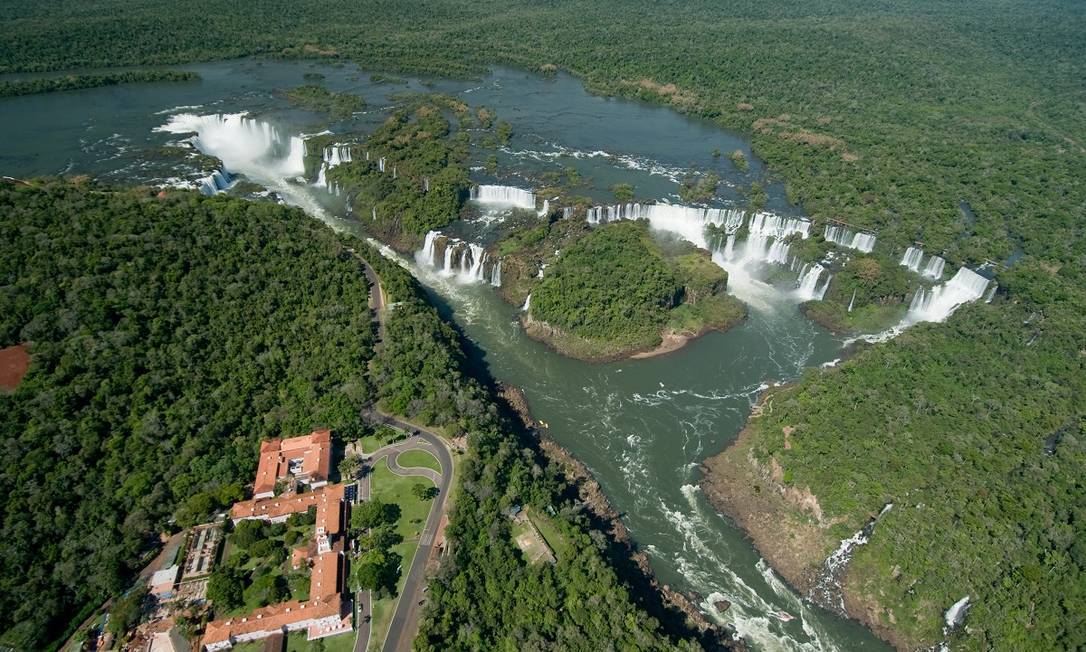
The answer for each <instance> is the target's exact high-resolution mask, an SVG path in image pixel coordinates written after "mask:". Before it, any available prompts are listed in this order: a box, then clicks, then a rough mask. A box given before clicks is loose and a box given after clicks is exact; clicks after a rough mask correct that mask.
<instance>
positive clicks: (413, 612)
mask: <svg viewBox="0 0 1086 652" xmlns="http://www.w3.org/2000/svg"><path fill="white" fill-rule="evenodd" d="M378 418H380V419H381V420H382V421H383V422H384V423H387V424H389V425H393V426H396V427H397V428H401V429H403V430H406V431H408V432H417V433H418V435H417V437H418V439H421V440H423V441H425V442H427V443H429V444H430V446H432V447H433V450H431V451H430V452H432V453H434V455H435V456H436V457H437V461H438V462H439V463H440V464H441V476H440V481H439V482H437V489H438V494H437V498H435V499H434V504H433V505H431V507H430V515H429V516H428V517H427V518H426V526H425V527H424V528H423V530H422V535H421V536H420V537H419V547H418V550H416V551H415V558H414V559H412V560H411V568H410V569H409V570H408V571H407V580H406V581H405V582H404V587H403V591H402V592H401V593H400V599H399V600H398V601H397V602H396V612H395V613H394V614H393V615H392V622H391V623H390V624H389V627H388V635H387V636H386V637H385V645H384V647H383V648H382V650H383V652H399V651H400V650H410V649H411V641H412V640H414V638H415V633H416V632H417V631H418V626H419V623H418V611H419V600H421V599H422V589H423V587H425V586H426V577H425V576H426V562H427V561H429V559H430V553H431V551H432V550H433V547H434V538H435V536H436V535H437V531H438V526H439V524H440V523H441V517H442V516H444V515H445V512H446V511H447V509H448V498H449V487H451V486H452V481H453V464H452V455H451V454H450V453H449V449H448V448H447V447H446V446H445V442H444V440H442V439H441V437H440V436H438V435H437V434H435V433H432V432H430V431H428V430H426V429H424V428H419V427H418V426H413V425H411V424H409V423H406V422H404V421H400V420H399V419H396V418H395V417H390V416H388V415H380V416H379V417H378ZM412 439H414V438H412ZM408 441H409V442H410V441H411V439H408ZM400 443H403V442H400ZM415 447H418V446H415ZM427 448H429V447H427ZM396 455H397V456H398V455H399V452H397V453H396ZM393 459H394V458H392V459H390V462H391V461H392V460H393ZM389 468H390V469H392V464H390V465H389ZM399 468H401V469H402V468H403V467H399ZM405 470H406V469H405ZM427 473H429V474H433V470H431V469H411V470H410V474H411V475H426V474H427ZM427 477H430V476H427Z"/></svg>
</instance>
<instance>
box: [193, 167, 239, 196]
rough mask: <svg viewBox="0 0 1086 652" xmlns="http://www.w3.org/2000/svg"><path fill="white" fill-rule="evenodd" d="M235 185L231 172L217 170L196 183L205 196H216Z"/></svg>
mask: <svg viewBox="0 0 1086 652" xmlns="http://www.w3.org/2000/svg"><path fill="white" fill-rule="evenodd" d="M232 183H234V178H233V177H232V176H231V175H230V173H229V172H224V171H222V170H215V171H214V172H212V173H211V174H209V175H207V176H206V177H203V178H201V179H199V180H198V181H197V182H196V185H197V187H199V189H200V192H202V193H204V194H205V195H214V194H217V193H219V192H222V191H223V190H226V189H227V188H229V187H230V184H232Z"/></svg>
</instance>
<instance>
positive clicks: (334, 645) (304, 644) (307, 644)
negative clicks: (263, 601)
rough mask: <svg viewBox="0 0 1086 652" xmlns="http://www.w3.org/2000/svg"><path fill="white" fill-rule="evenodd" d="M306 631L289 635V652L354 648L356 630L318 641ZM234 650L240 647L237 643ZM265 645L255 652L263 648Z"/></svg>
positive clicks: (344, 651)
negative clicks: (307, 635)
mask: <svg viewBox="0 0 1086 652" xmlns="http://www.w3.org/2000/svg"><path fill="white" fill-rule="evenodd" d="M305 637H306V633H305V632H294V633H292V634H291V635H290V636H287V652H350V651H351V650H353V649H354V632H348V633H346V634H337V635H336V636H329V637H328V638H322V639H318V640H316V641H307V640H306V639H305ZM233 649H234V650H238V649H240V648H239V646H237V645H235V646H234V647H233ZM262 649H263V645H261V646H260V647H259V648H255V649H254V651H253V652H257V650H262Z"/></svg>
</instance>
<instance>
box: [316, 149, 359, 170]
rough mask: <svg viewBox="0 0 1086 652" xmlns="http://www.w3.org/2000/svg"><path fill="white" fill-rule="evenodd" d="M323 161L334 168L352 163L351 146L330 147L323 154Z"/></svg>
mask: <svg viewBox="0 0 1086 652" xmlns="http://www.w3.org/2000/svg"><path fill="white" fill-rule="evenodd" d="M321 160H322V161H324V162H325V163H327V164H328V167H330V168H334V167H336V166H337V165H339V164H341V163H350V162H351V160H352V159H351V146H350V145H328V146H327V147H325V148H324V151H323V152H322V153H321Z"/></svg>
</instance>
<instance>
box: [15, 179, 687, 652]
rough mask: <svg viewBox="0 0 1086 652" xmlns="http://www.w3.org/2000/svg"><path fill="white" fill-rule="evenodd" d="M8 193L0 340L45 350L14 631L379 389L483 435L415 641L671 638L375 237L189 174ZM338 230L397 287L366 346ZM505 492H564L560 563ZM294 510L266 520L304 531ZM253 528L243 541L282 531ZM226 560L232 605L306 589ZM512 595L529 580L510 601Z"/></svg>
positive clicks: (353, 429) (430, 417) (29, 642)
mask: <svg viewBox="0 0 1086 652" xmlns="http://www.w3.org/2000/svg"><path fill="white" fill-rule="evenodd" d="M0 207H2V208H3V212H4V214H5V215H6V216H7V218H6V219H5V221H4V223H3V224H2V225H0V229H2V230H3V236H4V243H5V245H4V247H5V249H4V256H3V263H0V278H2V279H3V284H2V288H3V291H2V294H0V297H2V299H0V300H2V302H3V303H2V304H0V305H2V306H3V308H4V310H3V311H2V313H3V315H4V317H3V321H2V322H0V327H2V329H0V345H3V346H7V345H10V344H15V343H19V342H26V341H29V342H31V353H32V354H33V364H32V366H31V371H30V373H29V374H28V375H27V377H26V378H25V380H24V382H23V383H22V384H21V385H20V386H19V388H18V389H17V390H16V391H15V392H14V393H13V394H11V395H7V396H3V397H0V424H2V425H0V427H2V428H3V429H4V433H3V441H4V446H5V453H6V459H7V460H8V462H7V463H6V464H5V465H4V467H3V470H2V474H0V480H2V481H3V483H4V485H5V486H7V487H8V492H7V493H6V494H5V502H4V506H3V509H4V518H3V532H2V534H3V538H4V541H5V544H4V554H3V555H2V556H0V559H2V561H0V564H2V565H0V584H2V588H3V591H2V593H0V600H3V603H2V606H3V612H4V616H3V621H2V622H0V628H2V641H3V644H4V645H9V646H12V647H16V648H20V649H40V648H45V647H48V646H49V645H50V644H54V645H55V644H56V643H57V642H58V641H57V640H56V639H58V638H61V637H62V635H63V634H64V633H65V632H66V631H67V628H68V627H69V625H70V623H77V622H79V620H81V617H80V616H79V614H80V613H81V612H83V610H84V609H86V608H88V607H93V606H96V605H97V604H98V603H99V602H100V601H101V600H103V599H105V598H106V597H108V596H110V595H118V594H120V593H121V592H122V591H123V590H124V589H125V588H127V586H128V582H129V581H130V580H131V578H132V573H133V571H134V570H135V569H137V568H138V567H139V566H141V565H142V563H143V562H142V560H143V558H144V556H145V553H147V552H149V551H153V549H154V544H155V543H156V542H157V534H156V533H157V532H159V531H161V530H162V529H164V528H166V527H167V519H169V517H170V516H171V514H175V515H176V517H177V519H178V522H180V523H182V524H187V523H191V522H195V521H198V520H200V519H202V518H206V517H207V515H208V513H209V512H210V511H211V510H213V509H217V508H220V507H222V506H224V505H226V504H228V503H229V502H231V501H233V500H236V499H238V498H239V497H240V496H241V487H240V483H241V482H244V481H245V480H246V479H247V478H249V477H251V475H252V472H253V469H252V465H253V462H254V460H255V457H256V456H255V452H256V449H257V446H258V443H259V441H260V440H261V439H263V438H266V437H272V436H280V435H290V434H297V433H298V432H304V431H307V430H309V429H310V428H312V427H314V426H325V427H332V428H334V429H335V430H336V431H337V432H338V433H339V434H341V435H342V436H345V437H348V438H350V437H352V436H354V435H356V434H360V430H359V429H360V428H362V427H363V426H362V420H361V417H360V412H361V410H362V409H363V408H364V407H365V406H367V405H369V404H370V402H371V401H373V400H379V401H381V403H382V404H383V405H384V406H385V407H387V408H388V409H390V410H393V411H395V412H397V413H399V414H403V415H405V416H409V417H412V418H415V419H419V420H421V421H425V422H427V423H431V424H433V425H435V426H439V427H441V428H443V429H444V430H445V431H446V432H448V433H449V434H452V435H458V434H465V435H467V436H468V438H469V442H470V444H471V453H470V456H469V457H468V458H467V459H466V460H465V461H464V463H463V464H462V465H461V466H460V468H459V470H458V474H459V476H460V478H461V483H462V484H461V489H460V490H459V492H458V495H457V499H456V501H457V502H456V507H455V512H454V514H453V518H452V522H451V524H450V526H449V531H448V533H449V535H450V536H451V537H454V538H455V539H456V540H457V541H458V545H457V546H456V547H455V551H456V552H455V553H454V555H455V558H454V560H453V561H452V562H450V563H447V564H445V565H443V570H442V575H441V579H440V580H439V582H438V583H437V585H436V586H435V587H434V588H433V589H431V591H430V595H431V600H432V606H431V607H430V609H429V610H428V611H427V614H428V615H427V620H426V622H425V624H424V627H423V629H422V634H421V635H420V636H421V638H420V644H421V645H423V646H424V648H425V649H467V648H475V649H478V648H480V647H483V648H491V649H493V648H500V647H517V648H520V647H522V645H521V644H522V643H523V644H525V645H528V646H532V645H545V643H544V642H550V644H553V645H555V646H557V647H564V648H567V649H568V648H580V649H603V648H605V647H606V646H607V645H609V644H611V643H613V644H615V645H617V646H619V647H621V648H623V649H664V648H669V647H672V646H673V641H672V640H671V639H669V638H668V637H667V636H665V635H664V634H663V633H662V630H661V628H660V626H659V625H658V623H657V622H656V621H655V620H653V619H652V618H650V617H648V616H647V615H646V614H645V613H644V612H643V611H642V610H641V609H640V608H639V607H638V606H637V604H636V603H635V601H634V599H633V597H632V596H631V594H630V592H629V590H628V589H627V588H626V587H625V585H624V583H623V582H622V581H620V580H619V578H618V576H617V575H616V573H615V571H614V570H613V569H612V568H611V566H610V565H609V563H608V561H607V558H606V557H605V555H604V553H603V550H605V549H606V547H607V544H606V542H604V541H603V540H602V539H598V538H594V537H592V536H590V535H589V532H588V529H587V528H588V523H587V521H585V520H584V517H583V516H579V515H578V512H577V510H574V509H572V508H571V507H570V504H569V503H568V499H567V498H566V496H567V495H568V491H569V489H568V486H567V485H565V484H564V482H563V481H562V480H561V479H560V477H559V475H558V474H557V473H556V472H555V471H554V470H553V469H551V468H549V467H546V465H545V462H544V461H543V460H542V458H537V453H536V452H534V451H533V450H532V449H531V448H528V447H526V445H524V444H521V443H519V441H518V439H517V438H516V437H515V436H514V435H512V434H511V432H512V430H510V429H507V428H505V427H504V426H503V424H502V423H501V422H500V420H499V418H498V416H497V410H496V407H495V405H494V403H493V402H492V400H491V399H490V397H489V394H488V391H487V390H486V389H484V385H482V384H481V383H480V382H479V381H477V380H475V379H474V378H472V377H471V376H470V375H469V374H468V373H467V372H466V371H465V366H466V363H465V356H464V353H463V349H462V347H461V344H460V339H459V335H458V334H457V333H456V332H455V331H454V330H453V329H452V328H451V327H450V326H449V325H448V324H447V323H445V322H444V321H442V320H441V318H440V317H439V316H438V313H437V312H436V310H434V309H433V308H432V307H430V306H429V305H428V304H427V303H426V301H425V298H424V296H423V294H422V292H421V289H420V288H419V287H418V286H417V285H416V284H415V281H414V280H413V279H412V278H411V277H410V275H409V274H408V272H406V271H405V270H403V269H402V268H400V267H399V266H398V265H396V264H395V263H392V262H390V261H387V260H386V259H384V258H382V257H381V256H380V254H378V253H377V252H376V251H374V250H372V249H370V248H369V247H368V245H366V244H365V243H362V242H360V241H358V240H356V239H353V238H351V239H350V241H349V242H347V243H344V242H342V241H341V240H340V239H338V238H337V237H336V236H335V235H334V234H333V233H332V232H331V231H330V230H329V229H327V228H325V227H323V226H322V225H320V224H319V223H318V222H316V221H315V220H312V219H311V218H309V217H307V216H306V215H304V214H303V213H302V212H301V211H298V210H296V209H289V208H284V207H281V206H277V205H274V204H270V203H255V202H248V201H244V200H240V199H233V198H227V197H216V198H208V197H204V196H203V195H200V194H197V193H195V192H187V191H184V192H182V191H178V192H169V193H166V194H163V195H157V194H155V193H153V192H151V191H147V190H142V189H135V190H126V191H113V190H110V189H107V188H104V187H98V186H96V185H93V184H91V183H64V182H40V183H35V184H34V185H31V186H22V185H4V186H2V187H0ZM347 246H349V247H352V248H355V249H356V250H357V251H360V252H362V253H364V255H365V256H366V257H367V258H368V259H369V260H371V261H372V264H373V266H374V267H375V268H376V269H377V270H378V272H379V273H380V275H381V277H382V285H383V287H384V290H385V292H386V293H387V294H388V296H389V298H390V300H391V301H393V302H395V303H396V307H395V309H394V310H393V311H392V313H391V315H390V316H389V318H388V320H387V328H386V332H385V341H384V344H383V346H382V347H381V348H380V353H379V354H378V355H377V356H376V358H374V357H373V355H372V351H373V332H372V324H371V320H370V315H369V311H368V309H367V296H366V294H367V292H366V283H365V279H364V276H363V275H362V273H361V270H360V264H359V262H358V261H357V260H356V259H355V258H354V257H353V256H351V255H350V254H349V253H348V252H347V250H346V247H347ZM73 252H79V255H73ZM299 269H304V270H305V273H304V274H299V273H297V271H298V270H299ZM371 359H372V360H373V366H372V381H373V382H372V383H371V382H370V380H369V378H368V377H367V374H369V373H371V372H370V371H369V370H368V368H369V365H368V363H369V361H370V360H371ZM374 386H376V387H378V388H379V389H378V390H376V391H374V390H372V389H371V387H374ZM61 460H63V463H60V461H61ZM514 502H520V503H525V504H527V503H531V504H535V505H537V506H538V507H539V509H541V510H542V509H545V508H547V507H552V506H553V507H555V508H558V509H559V511H558V512H557V514H558V517H557V518H555V519H554V522H555V523H556V527H559V528H561V531H562V533H563V535H564V536H565V537H567V539H568V541H569V544H570V546H571V550H574V551H575V557H574V558H571V559H569V560H568V562H567V563H564V564H563V565H562V566H559V567H554V566H551V565H544V566H543V567H540V566H532V565H529V564H528V563H527V562H526V561H525V560H524V559H523V558H522V557H520V553H519V552H518V551H517V549H516V547H515V546H514V544H513V542H512V539H511V538H510V537H509V533H508V521H507V520H506V519H505V517H504V516H502V515H501V514H500V513H499V510H500V509H501V508H503V507H506V506H508V505H509V504H511V503H514ZM296 525H297V526H299V527H301V526H302V525H304V524H303V523H300V522H299V523H292V522H288V524H287V528H283V527H281V526H272V528H273V529H274V530H275V531H273V532H272V534H273V535H274V536H276V537H280V536H281V537H284V541H285V540H286V538H285V537H288V536H293V537H294V538H297V532H294V534H293V535H292V531H293V530H290V528H294V527H295V526H296ZM247 527H248V526H247ZM254 527H263V526H259V525H258V526H254ZM249 534H251V533H249ZM231 536H234V537H235V538H237V537H239V536H241V535H240V534H239V533H238V532H235V533H234V534H233V535H231ZM260 538H261V537H260V536H257V535H253V536H250V537H249V539H252V540H253V541H256V540H257V539H260ZM250 543H252V545H250V546H248V547H247V548H246V554H249V555H263V554H265V553H268V554H272V553H276V554H280V555H281V553H282V552H283V550H285V548H283V549H282V550H279V549H276V550H270V549H269V550H264V548H267V547H269V545H270V542H269V541H263V542H260V541H256V542H255V543H253V542H250ZM258 546H260V549H258ZM280 547H281V546H280ZM236 568H237V564H235V563H227V564H225V565H224V566H223V570H222V572H221V573H219V574H218V575H216V582H215V586H214V590H213V591H212V592H213V593H214V595H216V596H218V597H219V598H221V600H222V603H223V604H222V605H220V608H224V609H227V610H229V609H230V608H231V607H236V608H241V607H240V605H250V606H251V605H255V604H262V603H267V602H270V601H275V600H276V599H279V598H281V597H283V596H285V595H287V594H292V595H293V594H295V592H296V591H301V590H304V587H303V586H302V584H304V582H300V581H299V582H294V581H293V578H292V576H286V577H283V576H280V575H278V574H276V572H272V571H274V564H272V565H270V566H267V567H266V568H265V567H261V568H262V569H263V571H262V574H261V575H260V578H261V579H260V581H259V582H257V581H256V580H255V579H253V578H250V579H251V580H252V581H251V582H245V581H242V580H241V578H240V576H236V575H237V574H236V573H234V570H231V569H236ZM253 572H254V574H255V573H256V571H253ZM231 573H234V575H232V574H231ZM480 577H486V578H488V579H487V580H486V582H485V583H483V582H480V581H479V580H478V578H480ZM246 584H250V586H249V588H244V587H245V585H246ZM296 585H297V586H296ZM209 590H211V589H209ZM29 594H32V595H34V596H35V599H34V600H26V599H25V596H26V595H29ZM514 595H515V596H522V597H523V598H524V599H523V600H518V601H517V606H515V607H511V603H510V601H509V599H508V598H509V596H514ZM677 645H679V647H683V648H687V649H694V648H696V647H697V646H696V644H693V643H678V644H677Z"/></svg>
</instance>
